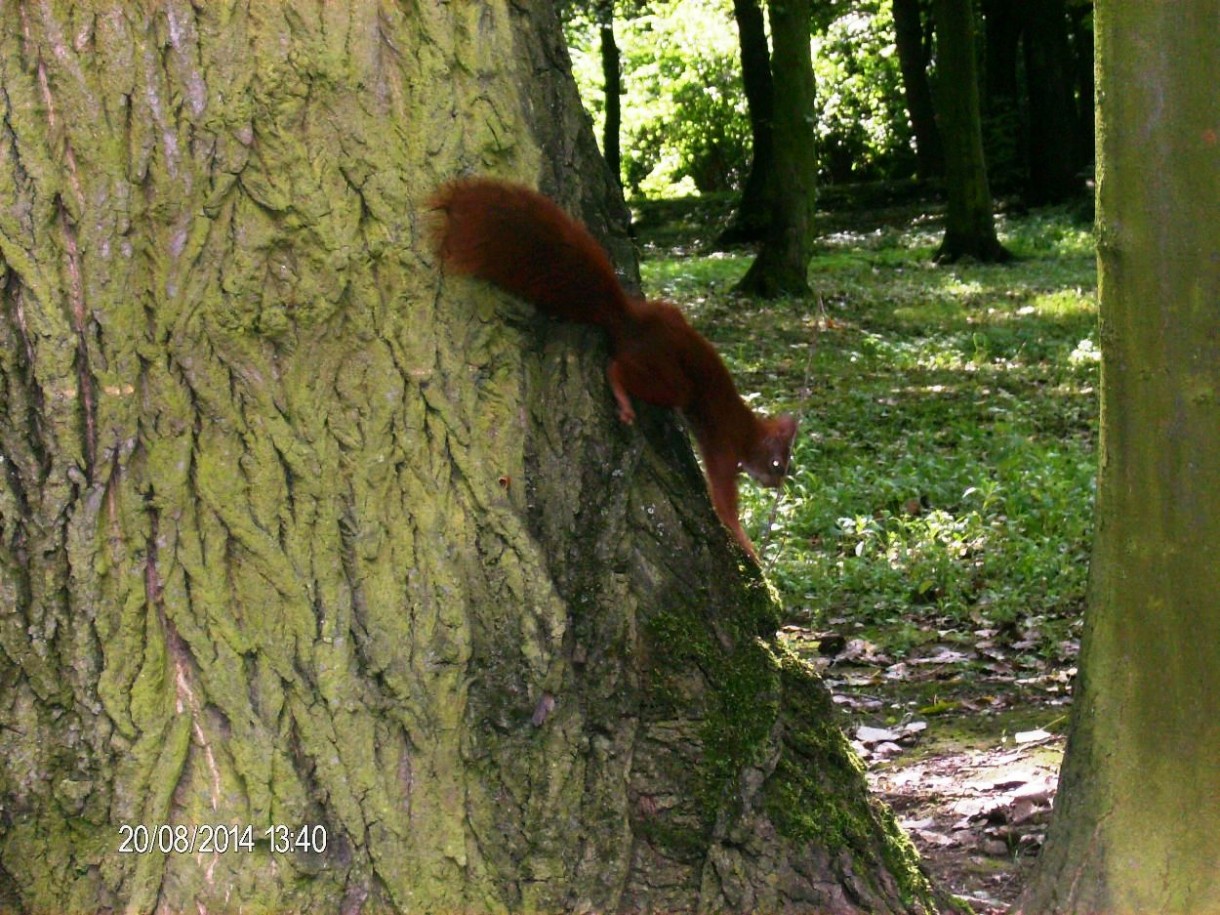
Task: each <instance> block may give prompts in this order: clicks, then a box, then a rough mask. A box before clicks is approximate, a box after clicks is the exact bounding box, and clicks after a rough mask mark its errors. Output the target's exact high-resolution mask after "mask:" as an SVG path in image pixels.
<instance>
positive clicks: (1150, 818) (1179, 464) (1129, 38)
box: [1021, 0, 1220, 915]
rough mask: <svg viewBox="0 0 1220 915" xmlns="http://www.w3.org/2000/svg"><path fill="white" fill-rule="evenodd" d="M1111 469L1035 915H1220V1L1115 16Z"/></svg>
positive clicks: (1105, 26) (1128, 7)
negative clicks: (1218, 834) (1219, 835)
mask: <svg viewBox="0 0 1220 915" xmlns="http://www.w3.org/2000/svg"><path fill="white" fill-rule="evenodd" d="M1096 15H1097V36H1098V63H1099V67H1098V77H1099V83H1100V87H1099V88H1100V93H1099V96H1098V97H1099V102H1100V110H1099V115H1100V117H1099V132H1098V143H1099V151H1100V154H1101V163H1100V166H1101V167H1100V168H1099V170H1098V172H1099V184H1098V252H1099V266H1100V292H1101V350H1102V393H1101V402H1102V412H1101V416H1102V419H1101V462H1100V463H1101V470H1100V475H1099V478H1098V488H1097V508H1096V512H1097V535H1096V540H1095V544H1094V552H1093V561H1092V566H1091V569H1090V572H1091V592H1090V596H1089V605H1088V610H1087V612H1086V625H1085V633H1084V639H1083V644H1082V646H1081V658H1080V676H1079V678H1078V680H1077V686H1076V691H1075V693H1076V695H1075V699H1074V701H1073V707H1072V722H1071V732H1070V737H1069V740H1068V749H1067V756H1066V758H1065V761H1064V765H1063V773H1062V776H1061V778H1060V790H1059V795H1058V797H1057V799H1056V804H1055V816H1054V821H1053V823H1052V826H1051V830H1050V834H1049V837H1048V843H1047V846H1046V849H1045V851H1044V852H1043V855H1042V857H1041V859H1040V861H1039V862H1038V869H1037V872H1036V874H1035V876H1034V878H1033V880H1032V881H1031V883H1030V885H1029V887H1028V889H1027V891H1026V893H1025V895H1024V896H1023V898H1022V905H1021V908H1022V909H1023V911H1025V912H1029V913H1039V915H1041V913H1052V912H1158V913H1159V912H1178V913H1194V912H1216V911H1220V857H1218V855H1217V851H1216V845H1215V843H1214V842H1212V841H1211V840H1210V838H1209V837H1210V836H1211V835H1212V834H1213V833H1214V830H1215V824H1216V823H1217V822H1220V766H1217V765H1216V751H1217V748H1218V747H1220V665H1217V664H1216V646H1217V645H1220V461H1217V459H1216V455H1217V454H1218V453H1220V335H1218V333H1217V328H1218V327H1220V260H1218V259H1217V257H1216V251H1217V250H1220V224H1218V223H1217V221H1216V219H1215V203H1216V200H1217V199H1220V156H1218V155H1217V149H1220V139H1218V137H1217V128H1216V125H1217V124H1218V123H1220V104H1218V102H1217V95H1216V91H1215V87H1216V85H1217V82H1218V81H1220V55H1218V54H1217V44H1218V43H1220V38H1218V37H1217V31H1216V28H1215V24H1216V22H1217V21H1220V2H1217V0H1204V2H1199V3H1194V4H1189V5H1175V4H1162V3H1120V2H1115V0H1107V2H1100V3H1098V5H1097V14H1096Z"/></svg>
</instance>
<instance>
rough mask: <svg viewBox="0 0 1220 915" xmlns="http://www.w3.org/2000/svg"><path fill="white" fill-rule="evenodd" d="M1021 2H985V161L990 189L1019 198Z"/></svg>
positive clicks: (1022, 156) (1022, 179) (1023, 160)
mask: <svg viewBox="0 0 1220 915" xmlns="http://www.w3.org/2000/svg"><path fill="white" fill-rule="evenodd" d="M1025 19H1026V17H1025V16H1024V14H1023V2H1022V0H983V23H984V32H983V36H984V37H983V42H984V50H985V53H984V55H983V62H984V63H983V79H982V87H983V96H982V100H981V112H982V118H983V155H984V156H985V157H986V159H987V177H988V180H989V182H990V184H991V186H992V188H994V189H997V190H999V191H1002V192H1003V193H1018V192H1020V191H1021V190H1023V189H1024V188H1026V187H1027V185H1028V175H1029V162H1028V152H1029V141H1028V136H1029V132H1028V129H1027V125H1026V119H1025V117H1024V115H1023V113H1022V106H1021V80H1020V78H1019V70H1020V63H1021V53H1020V52H1021V35H1022V31H1023V29H1024V24H1025Z"/></svg>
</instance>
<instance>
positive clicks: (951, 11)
mask: <svg viewBox="0 0 1220 915" xmlns="http://www.w3.org/2000/svg"><path fill="white" fill-rule="evenodd" d="M933 16H934V17H935V19H936V53H937V59H938V68H937V92H936V99H937V104H938V108H939V113H940V126H941V137H942V138H943V140H944V144H945V171H946V183H947V185H948V188H947V190H948V195H949V202H948V209H947V212H946V214H945V237H944V240H943V241H942V242H941V245H940V248H939V249H938V250H937V252H936V260H937V261H941V262H952V261H955V260H957V259H958V258H961V257H973V258H974V259H976V260H980V261H1003V260H1007V259H1008V258H1009V257H1010V256H1011V255H1010V254H1009V253H1008V251H1007V250H1006V249H1005V248H1004V247H1003V246H1002V245H1001V244H1000V243H999V241H998V240H997V239H996V234H995V217H994V216H993V214H992V211H991V206H992V203H991V189H990V187H989V186H988V183H987V164H986V162H985V161H984V159H983V136H982V129H981V126H980V122H979V92H978V79H977V77H976V75H975V65H974V10H973V6H972V4H971V2H970V0H935V3H934V4H933Z"/></svg>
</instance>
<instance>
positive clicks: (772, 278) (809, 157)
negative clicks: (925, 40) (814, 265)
mask: <svg viewBox="0 0 1220 915" xmlns="http://www.w3.org/2000/svg"><path fill="white" fill-rule="evenodd" d="M767 11H768V14H769V16H770V19H771V45H772V54H771V66H772V76H773V78H774V80H775V82H776V84H777V85H782V86H783V87H784V91H783V92H779V93H776V94H775V157H774V158H775V174H774V176H773V179H772V180H773V182H774V184H773V187H774V188H775V189H776V191H777V192H776V193H774V194H772V195H771V221H770V223H769V225H768V226H767V233H766V235H765V236H764V237H763V242H762V245H761V246H760V247H759V251H758V256H757V257H756V258H755V259H754V263H752V264H751V265H750V269H749V270H748V271H746V275H745V276H744V277H742V278H741V280H740V282H739V283H738V284H737V291H738V292H742V293H745V294H747V295H757V296H761V297H763V298H775V297H778V296H783V295H796V296H800V295H808V294H809V257H810V255H811V254H812V251H813V212H814V206H815V204H816V202H817V185H816V182H817V155H816V151H815V149H814V136H813V126H812V124H811V122H810V117H811V112H812V111H813V102H814V88H815V87H814V79H813V57H812V54H811V51H810V47H809V22H810V15H811V7H810V0H771V2H769V3H768V4H767ZM781 191H782V192H781Z"/></svg>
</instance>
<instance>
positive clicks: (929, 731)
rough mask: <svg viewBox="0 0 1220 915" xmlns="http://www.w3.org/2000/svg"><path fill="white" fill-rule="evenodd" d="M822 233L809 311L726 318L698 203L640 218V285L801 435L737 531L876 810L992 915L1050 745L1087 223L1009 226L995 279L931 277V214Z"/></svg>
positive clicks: (1079, 574)
mask: <svg viewBox="0 0 1220 915" xmlns="http://www.w3.org/2000/svg"><path fill="white" fill-rule="evenodd" d="M870 196H871V199H870V200H868V201H866V203H865V205H864V206H860V203H861V197H860V196H859V195H851V194H849V195H846V196H837V197H832V195H830V194H824V195H823V201H824V202H826V201H829V204H830V205H829V206H828V208H827V209H826V211H824V212H820V213H819V221H818V222H819V233H820V234H819V238H818V242H817V246H816V251H815V254H814V258H813V261H812V264H811V267H810V281H811V286H812V289H813V296H812V297H811V298H809V299H804V300H792V301H781V302H773V303H765V302H754V301H750V300H745V299H740V298H737V297H734V296H733V295H732V294H731V286H732V284H733V282H735V281H736V279H737V278H739V277H740V276H741V275H742V273H744V271H745V269H746V267H747V266H748V264H749V252H746V251H741V252H729V253H719V252H711V250H710V244H709V241H710V239H709V237H707V234H706V233H709V232H712V231H715V229H716V227H717V226H718V225H720V224H722V223H723V220H724V218H725V216H726V212H725V210H724V208H723V207H718V206H717V204H716V203H715V202H714V201H712V202H708V201H706V200H704V201H702V202H700V203H697V204H685V203H682V202H673V203H669V204H663V205H660V206H658V207H656V208H649V209H646V210H645V211H644V212H643V214H642V217H643V218H642V219H640V221H639V230H640V239H641V241H642V243H643V245H644V250H645V257H644V265H643V274H644V282H645V289H646V291H647V292H648V293H649V294H650V295H652V296H662V297H665V298H668V299H670V300H672V301H676V302H678V303H679V304H680V305H682V306H683V308H684V309H685V310H686V311H687V313H688V314H689V315H690V316H691V318H692V320H693V321H694V323H695V325H696V326H697V327H698V328H699V329H700V330H701V331H702V332H703V333H704V334H705V335H706V336H707V337H708V338H709V339H711V340H712V341H713V342H714V343H715V344H716V346H717V348H718V349H719V350H720V352H721V354H722V355H723V356H724V358H725V360H726V362H727V363H728V364H729V367H730V369H731V370H732V371H733V374H734V377H735V378H736V379H737V382H738V386H739V388H740V389H741V392H742V394H743V396H744V397H745V398H746V399H747V400H748V401H751V402H752V403H757V404H758V405H760V406H761V407H762V409H764V410H765V411H767V412H770V411H774V410H785V411H793V412H796V413H797V414H798V415H799V418H800V421H801V429H800V433H799V434H798V439H797V443H796V446H795V448H794V455H793V470H792V472H791V474H790V478H789V481H788V483H787V484H786V486H785V488H784V490H783V491H782V493H780V494H779V495H776V494H775V493H773V492H772V491H770V490H761V489H758V488H756V487H750V486H747V487H745V488H744V489H743V494H742V495H743V499H742V501H743V509H744V512H743V517H744V519H745V523H746V525H747V528H748V529H749V530H750V532H751V535H752V536H753V537H754V540H755V543H756V544H758V545H759V546H760V548H761V552H762V555H763V558H764V565H765V566H766V568H767V574H768V577H769V578H770V580H771V581H772V583H773V584H774V585H775V586H776V588H777V589H778V591H779V593H780V596H781V599H782V601H783V603H784V607H785V610H786V614H787V617H788V623H789V624H788V625H787V626H786V627H785V630H784V636H785V637H786V638H787V639H788V641H789V642H790V643H791V645H792V647H793V648H794V649H795V650H797V651H798V652H799V653H800V654H801V655H802V656H803V657H806V658H807V659H808V660H809V661H810V662H811V663H812V664H813V665H814V666H816V667H817V668H818V669H819V670H820V671H821V673H822V676H823V678H824V679H825V681H826V683H827V685H828V686H829V687H830V689H831V692H832V694H833V695H834V696H835V699H836V703H837V705H838V706H839V708H841V709H842V710H843V712H844V716H845V717H844V728H845V731H846V733H847V735H848V737H849V738H850V739H851V740H852V741H853V743H854V744H855V746H856V749H857V751H858V752H859V754H860V756H861V758H862V759H863V760H864V761H865V763H866V765H867V766H868V773H869V776H868V777H869V780H870V783H871V784H872V786H873V788H874V790H875V791H876V792H877V793H878V794H879V795H880V796H881V797H883V798H884V799H885V800H886V801H887V802H888V803H889V804H890V805H891V807H892V808H893V810H894V812H895V814H896V815H897V817H898V819H899V821H900V822H901V823H902V824H903V825H904V827H905V828H906V829H907V832H908V833H909V834H910V836H911V838H912V840H913V841H914V842H915V844H916V846H917V847H918V848H919V850H920V852H921V854H922V855H923V857H924V859H925V863H926V866H927V868H928V870H929V872H930V873H931V874H932V876H933V878H934V879H935V880H937V881H938V882H939V883H940V884H941V885H942V886H943V887H945V888H946V889H948V890H949V891H950V892H953V893H955V894H957V895H959V896H960V897H962V898H963V899H965V900H966V901H967V902H969V904H970V905H971V906H972V908H973V909H974V910H975V911H976V912H986V913H1003V912H1006V911H1007V910H1008V908H1009V906H1010V905H1011V904H1012V902H1013V901H1014V900H1015V898H1016V896H1017V894H1018V893H1019V891H1020V888H1021V884H1022V879H1023V874H1024V873H1025V870H1026V869H1027V867H1028V865H1029V863H1030V862H1031V861H1032V860H1033V856H1034V855H1036V853H1037V851H1038V849H1039V848H1040V847H1041V844H1042V841H1043V838H1044V832H1045V828H1046V824H1047V821H1048V818H1049V811H1050V804H1051V800H1052V798H1053V795H1054V788H1055V781H1056V772H1057V770H1058V765H1059V761H1060V757H1061V755H1062V750H1063V739H1064V738H1063V735H1064V734H1065V733H1066V729H1067V712H1068V710H1067V706H1068V702H1069V696H1070V686H1071V679H1072V676H1073V675H1074V673H1075V662H1076V654H1077V651H1078V646H1079V634H1080V626H1081V614H1082V611H1083V606H1084V593H1085V583H1086V576H1087V565H1088V563H1087V558H1088V552H1089V549H1090V545H1091V538H1092V500H1093V480H1094V476H1095V460H1096V457H1095V443H1096V431H1097V384H1098V351H1097V345H1096V344H1097V334H1096V302H1095V299H1096V268H1095V258H1094V251H1093V238H1092V233H1091V227H1090V224H1089V222H1088V219H1087V215H1083V214H1079V213H1075V212H1072V211H1071V210H1066V209H1065V210H1054V211H1040V212H1033V213H1017V212H1008V213H1003V214H1001V215H1000V217H999V218H998V220H997V226H998V229H999V232H1000V238H1001V241H1002V242H1003V243H1005V244H1006V245H1007V246H1008V247H1009V248H1010V249H1011V250H1012V251H1013V252H1014V253H1015V254H1016V255H1017V259H1016V261H1015V262H1014V263H1012V264H1009V265H1005V266H994V265H984V264H974V263H970V264H958V265H954V266H949V267H944V266H935V265H933V264H932V262H931V256H932V252H933V250H934V249H935V246H936V244H937V243H938V241H939V238H940V233H941V219H940V211H939V208H938V207H937V205H935V204H934V203H933V204H929V203H926V202H921V201H919V200H912V199H906V200H898V199H887V198H886V197H885V195H884V194H881V195H877V194H876V193H873V192H870Z"/></svg>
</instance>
